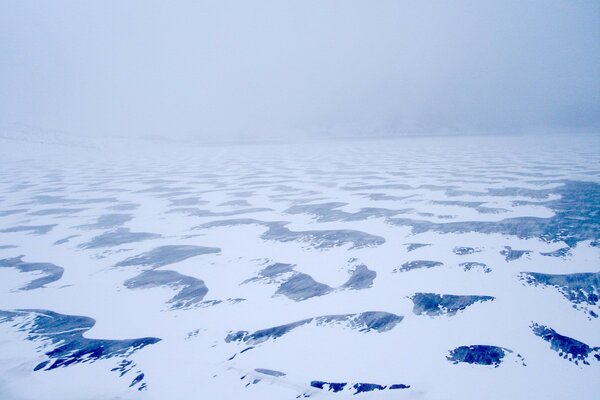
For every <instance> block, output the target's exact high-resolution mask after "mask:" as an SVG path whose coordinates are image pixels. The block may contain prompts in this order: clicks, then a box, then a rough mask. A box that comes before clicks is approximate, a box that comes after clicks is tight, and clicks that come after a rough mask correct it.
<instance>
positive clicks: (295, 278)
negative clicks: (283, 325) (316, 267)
mask: <svg viewBox="0 0 600 400" xmlns="http://www.w3.org/2000/svg"><path fill="white" fill-rule="evenodd" d="M332 290H333V289H332V288H331V287H329V286H327V285H325V284H324V283H319V282H317V281H315V280H314V279H313V278H312V277H311V276H310V275H307V274H302V273H298V272H297V273H295V274H294V275H292V276H291V277H290V278H288V279H287V280H285V281H284V282H283V283H282V284H281V285H279V288H278V289H277V292H275V294H276V295H284V296H286V297H287V298H288V299H291V300H294V301H303V300H307V299H310V298H311V297H316V296H323V295H326V294H328V293H331V291H332Z"/></svg>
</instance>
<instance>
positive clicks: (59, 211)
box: [28, 208, 87, 216]
mask: <svg viewBox="0 0 600 400" xmlns="http://www.w3.org/2000/svg"><path fill="white" fill-rule="evenodd" d="M84 210H87V208H47V209H44V210H37V211H32V212H30V213H28V214H29V215H34V216H45V215H69V214H76V213H78V212H81V211H84Z"/></svg>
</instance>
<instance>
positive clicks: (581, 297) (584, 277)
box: [520, 272, 600, 318]
mask: <svg viewBox="0 0 600 400" xmlns="http://www.w3.org/2000/svg"><path fill="white" fill-rule="evenodd" d="M520 278H521V280H522V281H524V282H525V283H527V284H529V285H533V286H543V287H546V286H547V287H554V288H556V289H557V290H558V291H559V292H560V293H561V294H562V295H563V296H564V297H565V298H566V299H567V300H569V301H570V302H571V303H573V307H575V308H577V309H580V310H584V311H587V312H588V313H589V315H591V316H592V317H594V318H598V312H596V311H594V309H597V310H600V272H587V273H578V274H563V275H552V274H543V273H539V272H523V273H521V275H520Z"/></svg>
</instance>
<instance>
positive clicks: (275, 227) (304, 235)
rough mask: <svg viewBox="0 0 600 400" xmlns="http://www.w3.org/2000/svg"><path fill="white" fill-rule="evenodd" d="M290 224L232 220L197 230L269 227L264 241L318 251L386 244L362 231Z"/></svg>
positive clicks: (207, 224) (200, 227)
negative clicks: (297, 227) (304, 228)
mask: <svg viewBox="0 0 600 400" xmlns="http://www.w3.org/2000/svg"><path fill="white" fill-rule="evenodd" d="M287 224H288V222H280V221H275V222H266V221H259V220H256V219H252V218H240V219H230V220H222V221H212V222H208V223H205V224H202V225H199V226H197V227H196V228H195V229H208V228H215V227H226V226H237V225H260V226H265V227H267V231H266V232H265V233H263V234H262V235H261V238H262V239H264V240H275V241H278V242H283V243H285V242H293V241H296V242H305V243H309V244H310V245H311V246H312V247H314V248H317V249H326V248H332V247H337V246H343V245H345V244H352V246H351V247H350V248H351V249H359V248H363V247H375V246H379V245H382V244H384V243H385V239H384V238H383V237H381V236H375V235H371V234H368V233H365V232H361V231H355V230H350V229H337V230H318V231H317V230H315V231H291V230H289V229H288V228H286V227H285V226H286V225H287Z"/></svg>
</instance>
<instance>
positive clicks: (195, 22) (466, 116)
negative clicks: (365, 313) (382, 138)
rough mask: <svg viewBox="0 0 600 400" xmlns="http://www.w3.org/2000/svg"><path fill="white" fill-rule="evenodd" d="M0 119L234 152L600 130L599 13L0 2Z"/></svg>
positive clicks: (520, 4) (458, 5)
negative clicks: (224, 146)
mask: <svg viewBox="0 0 600 400" xmlns="http://www.w3.org/2000/svg"><path fill="white" fill-rule="evenodd" d="M0 123H1V124H5V125H6V124H9V125H10V124H13V123H20V124H27V125H34V126H39V127H42V128H47V129H59V130H65V131H67V132H70V133H73V134H80V135H136V136H139V135H160V136H171V135H172V136H195V137H198V138H200V139H207V140H214V139H215V138H224V139H226V140H238V139H239V140H245V141H248V140H255V139H256V140H262V139H265V138H267V139H269V138H288V137H289V138H294V137H301V136H306V137H313V136H326V135H335V136H345V135H382V134H427V133H433V134H439V133H460V132H466V133H498V132H500V133H501V132H510V133H520V132H536V133H539V132H550V131H561V132H570V131H581V130H584V131H600V2H599V1H577V0H565V1H551V0H543V1H524V0H518V1H508V0H497V1H484V0H474V1H449V0H448V1H423V0H415V1H400V0H398V1H382V0H368V1H353V0H340V1H327V0H314V1H312V0H299V1H283V0H281V1H250V0H239V1H224V0H215V1H201V0H195V1H156V2H154V1H149V0H140V1H125V0H114V1H106V0H103V1H90V0H86V1H57V0H54V1H39V0H36V1H28V0H0Z"/></svg>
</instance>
